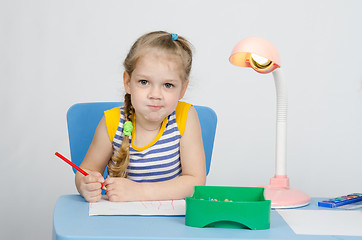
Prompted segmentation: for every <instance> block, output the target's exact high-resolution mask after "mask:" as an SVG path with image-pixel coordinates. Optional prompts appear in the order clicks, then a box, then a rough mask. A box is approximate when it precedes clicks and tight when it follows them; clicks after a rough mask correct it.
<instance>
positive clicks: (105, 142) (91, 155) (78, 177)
mask: <svg viewBox="0 0 362 240" xmlns="http://www.w3.org/2000/svg"><path fill="white" fill-rule="evenodd" d="M111 156H112V143H111V142H110V140H109V137H108V132H107V127H106V121H105V118H104V117H103V118H102V120H101V121H100V122H99V124H98V126H97V129H96V131H95V133H94V137H93V140H92V143H91V145H90V146H89V149H88V151H87V154H86V155H85V157H84V159H83V162H82V164H81V165H80V167H81V168H82V169H84V170H85V171H86V172H87V173H89V175H87V176H83V175H82V174H81V173H79V172H77V173H76V174H75V184H76V187H77V189H78V192H79V193H80V194H81V195H82V196H83V197H84V198H85V199H86V200H87V201H88V202H96V201H98V200H99V199H100V198H101V183H103V182H104V179H103V176H102V175H103V172H104V170H105V168H106V166H107V163H108V160H109V159H110V158H111Z"/></svg>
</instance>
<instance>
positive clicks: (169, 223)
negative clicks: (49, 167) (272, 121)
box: [53, 195, 362, 240]
mask: <svg viewBox="0 0 362 240" xmlns="http://www.w3.org/2000/svg"><path fill="white" fill-rule="evenodd" d="M318 200H320V199H312V200H311V204H310V205H308V206H306V207H304V208H300V209H320V210H321V211H323V209H321V208H318V207H317V202H318ZM88 207H89V204H88V203H87V202H86V201H85V200H84V199H83V198H82V197H81V196H80V195H65V196H61V197H60V198H59V199H58V201H57V203H56V205H55V209H54V219H53V239H57V240H63V239H77V240H84V239H102V240H108V239H112V240H116V239H132V240H136V239H137V240H140V239H151V240H154V239H178V240H180V239H198V240H202V239H249V240H252V239H255V240H262V239H264V240H267V239H273V240H294V239H295V240H315V239H318V240H319V239H320V240H336V239H343V240H357V239H359V240H361V239H362V237H348V236H338V237H337V236H312V235H296V234H295V233H294V232H293V230H292V229H291V228H290V227H289V226H288V224H287V223H286V222H285V221H284V220H283V218H282V217H281V216H280V215H279V214H278V213H277V212H276V211H275V210H272V211H271V215H270V223H271V224H270V229H268V230H248V229H223V228H195V227H189V226H186V225H185V217H175V216H172V217H167V216H160V217H158V216H89V215H88V213H89V208H88Z"/></svg>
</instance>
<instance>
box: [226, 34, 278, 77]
mask: <svg viewBox="0 0 362 240" xmlns="http://www.w3.org/2000/svg"><path fill="white" fill-rule="evenodd" d="M229 61H230V62H231V63H232V64H234V65H236V66H240V67H251V68H253V69H254V70H255V71H257V72H259V73H270V72H272V71H274V70H275V69H276V68H279V67H280V57H279V53H278V50H277V49H276V47H275V46H274V45H273V44H272V43H271V42H269V41H268V40H266V39H264V38H260V37H248V38H245V39H243V40H241V41H240V42H239V43H238V44H237V45H236V46H235V47H234V49H233V51H232V52H231V55H230V58H229Z"/></svg>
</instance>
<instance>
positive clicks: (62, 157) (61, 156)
mask: <svg viewBox="0 0 362 240" xmlns="http://www.w3.org/2000/svg"><path fill="white" fill-rule="evenodd" d="M55 155H57V156H58V157H59V158H61V159H62V160H64V162H66V163H68V164H69V165H70V166H72V167H74V168H75V169H77V171H78V172H80V173H81V174H83V175H84V176H87V175H89V174H88V173H87V172H86V171H84V170H83V169H81V168H80V167H78V166H77V165H75V164H74V163H73V162H71V161H69V160H68V159H67V158H66V157H64V156H63V155H62V154H60V153H58V152H56V153H55ZM101 185H102V186H101V188H102V189H103V190H107V188H106V187H105V186H103V184H102V183H101Z"/></svg>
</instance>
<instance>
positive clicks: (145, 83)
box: [139, 80, 148, 85]
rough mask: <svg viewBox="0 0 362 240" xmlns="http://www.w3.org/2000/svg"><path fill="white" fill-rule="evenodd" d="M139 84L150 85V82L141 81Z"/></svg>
mask: <svg viewBox="0 0 362 240" xmlns="http://www.w3.org/2000/svg"><path fill="white" fill-rule="evenodd" d="M139 83H140V84H141V85H148V81H147V80H139Z"/></svg>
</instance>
